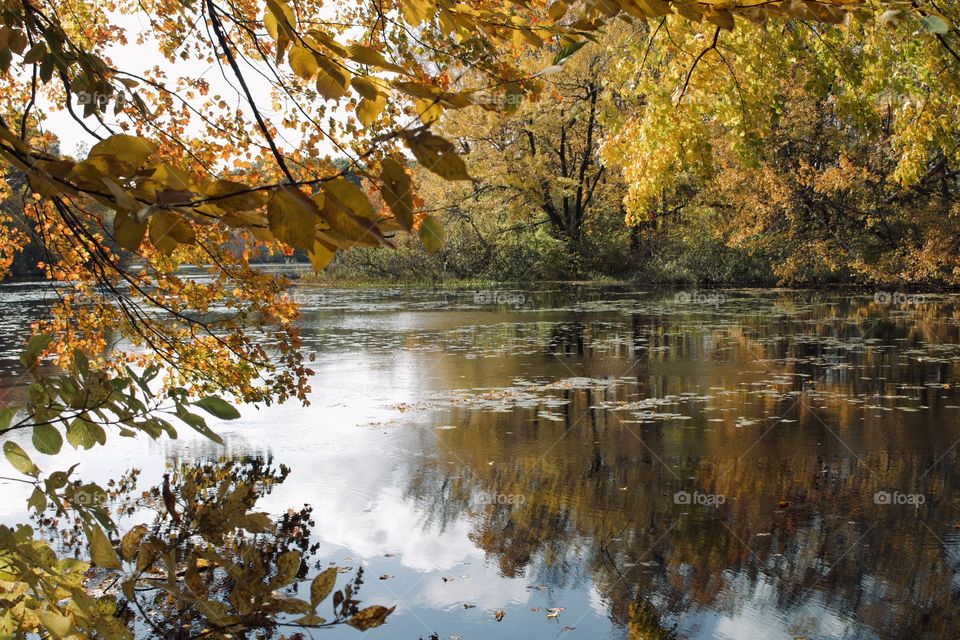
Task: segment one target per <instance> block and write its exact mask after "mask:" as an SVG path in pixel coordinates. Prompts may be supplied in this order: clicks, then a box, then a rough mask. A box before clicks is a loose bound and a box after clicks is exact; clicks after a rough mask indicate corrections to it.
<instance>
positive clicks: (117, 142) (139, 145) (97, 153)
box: [87, 133, 157, 172]
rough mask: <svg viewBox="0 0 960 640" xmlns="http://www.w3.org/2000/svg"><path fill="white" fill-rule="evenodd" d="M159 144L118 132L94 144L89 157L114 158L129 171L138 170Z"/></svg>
mask: <svg viewBox="0 0 960 640" xmlns="http://www.w3.org/2000/svg"><path fill="white" fill-rule="evenodd" d="M156 151H157V145H156V144H155V143H153V142H150V141H149V140H145V139H144V138H138V137H136V136H128V135H125V134H122V133H121V134H118V135H115V136H110V137H109V138H106V139H104V140H101V141H100V142H98V143H97V144H95V145H93V148H92V149H90V153H89V154H87V159H93V158H112V159H114V160H116V161H117V162H119V163H121V164H122V165H123V166H124V168H125V169H127V171H128V172H131V171H133V170H136V169H137V168H139V167H140V166H141V165H142V164H143V163H144V162H146V161H147V158H149V157H150V156H151V155H153V154H154V153H156Z"/></svg>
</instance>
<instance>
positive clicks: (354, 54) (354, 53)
mask: <svg viewBox="0 0 960 640" xmlns="http://www.w3.org/2000/svg"><path fill="white" fill-rule="evenodd" d="M347 57H348V58H350V59H351V60H353V61H354V62H359V63H360V64H365V65H369V66H373V67H379V68H381V69H386V70H387V71H393V72H395V73H403V71H404V69H403V67H400V66H397V65H395V64H393V63H392V62H390V61H388V60H387V59H386V58H384V57H383V54H382V53H380V52H379V51H377V50H376V49H371V48H370V47H366V46H364V45H362V44H352V45H350V46H349V47H347Z"/></svg>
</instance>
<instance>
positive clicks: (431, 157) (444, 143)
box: [406, 131, 470, 180]
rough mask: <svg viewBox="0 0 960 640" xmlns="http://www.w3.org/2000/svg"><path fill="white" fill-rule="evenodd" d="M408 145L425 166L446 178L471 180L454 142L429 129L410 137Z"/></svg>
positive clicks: (407, 140)
mask: <svg viewBox="0 0 960 640" xmlns="http://www.w3.org/2000/svg"><path fill="white" fill-rule="evenodd" d="M406 142H407V146H409V147H410V151H412V152H413V155H414V157H416V159H417V160H418V161H419V162H420V164H422V165H423V167H424V168H425V169H427V170H429V171H432V172H433V173H435V174H437V175H438V176H440V177H441V178H443V179H445V180H469V179H470V174H468V173H467V166H466V165H465V164H464V162H463V159H462V158H461V157H460V156H458V155H457V152H456V151H454V148H453V143H451V142H450V141H449V140H446V139H444V138H441V137H440V136H438V135H434V134H432V133H430V132H429V131H424V132H423V133H421V134H419V135H417V136H412V137H408V138H407V139H406Z"/></svg>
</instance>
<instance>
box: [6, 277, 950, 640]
mask: <svg viewBox="0 0 960 640" xmlns="http://www.w3.org/2000/svg"><path fill="white" fill-rule="evenodd" d="M296 295H297V297H298V298H299V299H300V301H301V303H302V304H303V307H304V319H303V326H304V334H305V348H306V349H308V350H309V351H311V352H314V353H315V354H316V361H315V362H314V363H313V365H312V366H313V369H314V370H315V371H316V375H315V377H314V380H313V393H312V395H311V398H310V401H311V405H310V406H309V407H307V408H302V407H299V406H295V405H286V406H279V407H268V408H261V409H256V408H249V407H247V408H244V409H243V412H244V417H243V419H242V420H240V421H237V422H233V423H227V424H222V425H218V431H219V432H220V433H221V434H223V435H224V436H225V437H226V439H227V442H228V443H229V444H228V446H227V447H226V448H225V449H222V448H219V447H217V446H215V445H212V444H210V443H208V442H205V441H202V440H198V439H194V438H190V437H184V438H183V439H181V440H177V441H170V440H164V441H161V442H159V443H154V442H151V441H149V440H146V439H142V438H141V439H138V440H132V441H129V442H128V441H126V440H123V439H119V438H115V439H114V440H113V441H112V442H111V445H110V446H109V447H107V448H103V449H100V450H93V451H90V452H69V454H68V455H71V456H74V457H75V458H76V459H77V460H79V461H81V462H82V465H81V467H80V468H79V473H80V474H81V476H82V477H84V478H85V479H89V480H97V479H106V478H109V477H115V476H117V475H118V474H119V473H120V472H122V471H124V470H125V469H127V468H129V467H131V466H136V467H139V468H141V469H142V470H143V473H142V476H141V483H142V485H144V486H149V485H150V484H152V483H155V482H157V480H158V478H159V477H160V475H161V474H162V473H163V470H164V467H165V465H167V464H169V463H171V462H172V461H176V460H181V461H182V460H194V459H201V458H207V457H211V456H217V455H224V454H227V455H260V456H265V457H266V456H269V457H272V459H273V461H274V462H275V463H282V464H285V465H288V466H290V467H291V468H292V473H291V474H290V476H289V478H288V480H287V481H286V482H285V483H284V484H283V485H282V486H280V487H279V488H278V489H276V490H275V491H274V492H273V493H272V494H271V495H270V496H268V497H267V498H266V499H265V502H264V506H265V507H266V508H268V509H269V510H271V511H275V512H282V511H283V510H285V509H286V508H287V507H288V506H300V505H302V504H303V503H309V504H312V505H313V506H314V508H315V512H314V513H315V516H316V518H315V519H316V521H317V526H316V528H315V530H314V535H315V538H316V542H317V543H319V545H320V547H319V556H320V559H321V561H322V563H323V564H327V563H336V564H337V565H340V566H346V567H354V568H359V567H363V568H364V570H365V578H366V583H365V584H364V587H363V589H362V591H361V594H360V595H361V598H362V599H363V600H364V602H365V603H368V604H369V603H374V602H376V603H382V604H397V605H398V606H397V611H396V613H395V614H394V615H393V616H392V617H391V618H390V622H389V623H388V625H387V626H386V627H383V628H381V629H378V630H375V631H372V632H369V637H370V638H378V637H379V638H390V639H391V640H392V639H400V638H403V639H411V640H416V639H417V638H424V639H426V638H428V637H430V636H431V634H434V633H435V634H436V635H437V637H439V638H442V639H443V638H445V639H449V638H457V637H459V638H462V639H463V640H473V639H486V638H518V639H521V638H522V639H523V640H538V639H544V640H552V639H557V638H565V639H571V640H572V639H577V638H583V639H587V640H597V639H603V638H625V637H630V638H635V639H639V638H642V637H644V635H643V632H644V630H645V627H644V624H645V623H644V620H645V619H647V620H648V619H650V618H651V617H654V613H655V616H657V617H659V619H660V624H662V625H663V626H665V627H667V628H671V629H674V630H675V633H676V635H677V637H679V638H689V639H708V638H729V639H736V640H740V639H743V640H764V639H769V640H780V639H793V638H798V637H799V638H809V639H815V638H816V639H821V638H844V639H854V638H857V639H867V638H945V639H947V638H949V639H953V638H958V637H960V613H958V612H960V607H958V604H960V602H958V601H960V494H958V486H960V466H958V457H960V445H958V441H960V397H958V391H957V389H958V385H960V381H958V380H957V377H958V368H957V364H958V363H960V297H957V296H926V297H925V298H923V299H922V300H914V301H912V302H910V303H907V304H899V303H898V304H890V303H887V302H886V301H885V300H884V299H883V298H882V297H881V299H880V301H877V300H876V299H875V298H874V296H873V295H872V294H871V295H849V294H845V293H823V292H806V291H786V290H783V291H778V290H775V291H752V290H729V291H723V292H710V293H709V294H707V295H706V296H695V295H685V294H681V295H677V294H676V292H656V293H651V292H642V291H634V290H629V289H601V288H591V287H573V286H564V287H558V288H556V289H554V290H539V291H528V290H525V291H506V290H504V291H502V292H501V295H499V296H497V295H495V294H481V295H479V296H478V295H476V294H475V293H474V292H473V291H439V292H411V291H400V290H364V291H342V290H338V291H331V290H325V291H320V290H310V289H301V290H298V291H297V292H296ZM51 296H52V294H51V293H50V292H49V290H47V289H44V288H43V287H41V286H39V285H22V284H21V285H7V286H3V287H0V375H2V376H3V380H2V382H0V384H2V386H3V389H4V392H5V393H13V394H15V393H16V392H17V391H16V387H15V386H14V382H15V379H16V378H15V376H16V368H15V366H14V361H15V354H16V350H17V346H18V344H20V341H21V340H22V339H23V336H24V334H25V331H26V330H27V326H28V323H29V322H30V321H31V320H34V319H37V318H39V317H41V316H42V314H43V312H44V310H45V309H46V308H47V307H48V306H49V302H50V300H51ZM710 296H712V297H710ZM490 298H492V299H493V300H494V303H493V304H491V303H489V302H488V299H490ZM497 300H499V301H500V302H501V303H503V302H508V303H509V304H497V303H496V302H497ZM184 436H187V434H184ZM28 444H29V443H28V442H26V443H24V446H28ZM35 459H37V460H38V461H43V462H45V463H46V465H47V466H49V465H50V463H51V462H52V460H51V459H49V458H45V457H44V456H40V455H37V456H36V458H35ZM58 466H63V465H62V464H60V465H58ZM2 471H3V473H4V474H6V473H7V470H6V469H3V470H2ZM21 491H22V489H21V487H19V486H17V485H15V484H4V486H3V492H4V493H3V497H2V498H0V519H2V520H3V521H6V522H13V521H18V520H22V519H23V513H22V505H23V502H24V500H25V499H26V495H21ZM551 607H560V608H563V611H562V612H561V613H560V615H559V616H558V617H556V618H552V619H549V618H547V610H548V609H549V608H551ZM496 610H503V611H504V613H505V615H504V617H503V620H502V621H500V622H497V621H496V620H495V619H494V615H493V612H494V611H496ZM321 613H322V612H321ZM631 634H632V635H631ZM322 635H323V636H324V637H328V638H333V639H338V638H356V637H357V636H359V635H360V634H359V633H358V632H356V631H354V630H351V629H338V630H335V631H331V632H325V633H323V634H322Z"/></svg>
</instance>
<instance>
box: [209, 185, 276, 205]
mask: <svg viewBox="0 0 960 640" xmlns="http://www.w3.org/2000/svg"><path fill="white" fill-rule="evenodd" d="M206 195H207V196H208V197H210V198H212V200H211V204H213V205H214V206H217V207H219V208H220V209H223V210H224V211H234V212H235V211H252V210H254V209H259V208H260V207H262V206H263V203H264V196H263V193H262V192H260V191H251V190H250V187H248V186H247V185H245V184H243V183H240V182H233V181H231V180H217V181H216V182H215V183H213V185H212V186H211V187H210V188H209V189H208V190H207V192H206Z"/></svg>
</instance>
